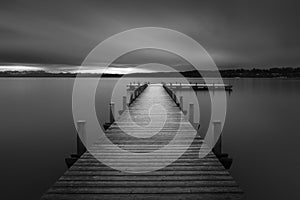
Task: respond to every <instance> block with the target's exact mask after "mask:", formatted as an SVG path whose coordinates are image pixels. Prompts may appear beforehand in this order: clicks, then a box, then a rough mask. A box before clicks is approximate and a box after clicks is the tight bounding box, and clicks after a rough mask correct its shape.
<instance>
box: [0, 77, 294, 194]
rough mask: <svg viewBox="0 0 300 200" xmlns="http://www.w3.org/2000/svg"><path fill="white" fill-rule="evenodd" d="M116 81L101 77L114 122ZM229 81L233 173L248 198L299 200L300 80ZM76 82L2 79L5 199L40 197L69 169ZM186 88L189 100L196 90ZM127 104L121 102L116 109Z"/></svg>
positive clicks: (99, 96) (203, 101)
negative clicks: (231, 85) (67, 165)
mask: <svg viewBox="0 0 300 200" xmlns="http://www.w3.org/2000/svg"><path fill="white" fill-rule="evenodd" d="M116 80H117V79H105V80H104V81H101V83H100V85H101V87H99V88H98V90H97V93H96V99H95V100H96V110H97V114H98V119H99V121H100V122H101V123H104V122H105V121H108V104H109V102H110V99H111V91H112V90H113V88H114V84H115V82H116ZM136 80H137V79H136ZM140 80H143V79H140ZM129 81H130V80H125V82H129ZM155 81H156V82H160V81H161V80H159V79H153V82H155ZM164 81H166V82H172V81H173V82H175V81H176V80H175V79H174V80H172V79H169V80H166V79H164ZM193 81H194V82H195V81H196V80H193ZM224 82H226V83H230V84H233V86H234V88H233V91H232V92H231V93H228V94H227V97H228V99H227V104H228V106H227V118H226V123H225V126H224V129H223V142H224V143H223V144H224V146H223V149H224V152H226V153H229V155H230V156H231V157H233V158H234V161H233V165H232V167H231V169H230V172H231V175H232V176H233V177H234V179H235V180H236V181H237V182H238V183H239V184H240V186H241V187H242V189H243V190H244V191H245V195H246V199H256V200H260V199H264V200H265V199H286V198H288V199H297V200H298V199H299V198H300V194H299V192H298V188H299V178H300V175H299V169H300V158H299V153H300V145H299V142H300V131H299V123H300V121H299V117H300V116H299V114H300V104H299V102H300V93H299V91H300V81H299V80H288V79H225V80H224ZM73 83H74V79H72V78H35V79H33V78H1V79H0V95H1V96H0V97H1V104H0V121H1V123H0V125H1V139H0V148H1V165H0V173H1V191H2V192H1V193H2V194H1V197H2V199H7V200H9V199H33V200H34V199H39V198H40V196H41V195H42V194H43V193H44V192H45V191H46V190H47V189H48V188H49V187H51V185H52V184H53V183H54V182H55V181H56V180H57V179H58V178H59V177H60V176H61V175H62V174H63V173H64V172H65V171H66V170H67V168H66V165H65V163H64V159H65V158H66V157H68V156H69V155H70V154H71V153H74V152H75V151H76V148H75V147H76V146H75V144H76V132H75V126H74V123H73V117H72V89H73ZM122 85H123V88H121V89H120V88H119V90H118V92H117V93H116V94H115V95H116V97H117V98H118V97H119V98H121V97H122V96H123V95H126V90H125V84H122ZM178 93H179V94H181V95H183V96H184V99H185V100H186V99H189V95H190V92H189V91H181V92H178ZM196 95H197V98H198V101H199V104H200V110H201V112H200V115H201V120H200V123H201V132H204V131H205V129H206V127H207V125H208V123H209V116H210V99H209V96H208V93H207V92H203V91H199V92H197V94H196ZM187 103H188V102H187V101H185V105H184V107H185V109H187V108H188V104H187ZM119 109H121V105H120V104H118V105H117V106H116V110H119ZM196 120H199V119H196Z"/></svg>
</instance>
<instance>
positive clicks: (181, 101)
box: [179, 96, 183, 110]
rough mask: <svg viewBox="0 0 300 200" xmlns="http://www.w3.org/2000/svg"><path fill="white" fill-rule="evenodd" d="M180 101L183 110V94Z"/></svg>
mask: <svg viewBox="0 0 300 200" xmlns="http://www.w3.org/2000/svg"><path fill="white" fill-rule="evenodd" d="M179 102H180V104H179V107H180V109H181V110H183V96H180V97H179Z"/></svg>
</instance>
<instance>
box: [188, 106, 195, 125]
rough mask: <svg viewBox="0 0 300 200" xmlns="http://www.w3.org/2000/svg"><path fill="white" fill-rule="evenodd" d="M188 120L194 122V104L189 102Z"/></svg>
mask: <svg viewBox="0 0 300 200" xmlns="http://www.w3.org/2000/svg"><path fill="white" fill-rule="evenodd" d="M189 120H190V122H191V124H194V104H193V103H190V106H189Z"/></svg>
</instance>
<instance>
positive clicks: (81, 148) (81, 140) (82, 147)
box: [77, 120, 86, 157]
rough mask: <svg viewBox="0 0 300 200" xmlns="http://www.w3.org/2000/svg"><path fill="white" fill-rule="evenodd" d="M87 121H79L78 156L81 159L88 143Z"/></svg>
mask: <svg viewBox="0 0 300 200" xmlns="http://www.w3.org/2000/svg"><path fill="white" fill-rule="evenodd" d="M85 124H86V121H84V120H79V121H77V156H78V157H80V156H81V155H82V154H83V153H84V152H85V151H86V147H85V145H84V144H85V143H86V130H85Z"/></svg>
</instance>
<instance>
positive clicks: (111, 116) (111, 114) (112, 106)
mask: <svg viewBox="0 0 300 200" xmlns="http://www.w3.org/2000/svg"><path fill="white" fill-rule="evenodd" d="M109 110H110V112H109V123H113V122H114V121H115V120H114V116H115V103H114V102H111V103H110V104H109Z"/></svg>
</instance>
